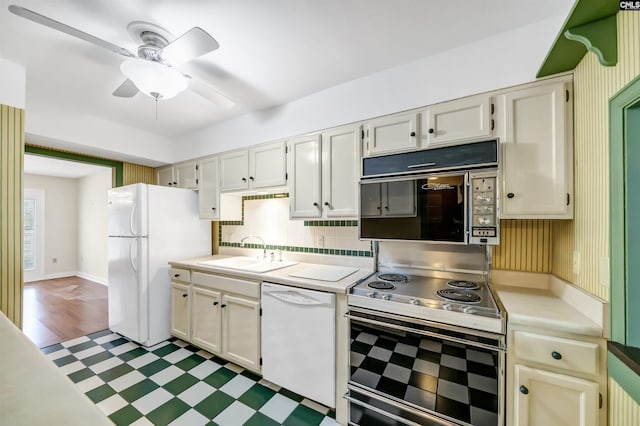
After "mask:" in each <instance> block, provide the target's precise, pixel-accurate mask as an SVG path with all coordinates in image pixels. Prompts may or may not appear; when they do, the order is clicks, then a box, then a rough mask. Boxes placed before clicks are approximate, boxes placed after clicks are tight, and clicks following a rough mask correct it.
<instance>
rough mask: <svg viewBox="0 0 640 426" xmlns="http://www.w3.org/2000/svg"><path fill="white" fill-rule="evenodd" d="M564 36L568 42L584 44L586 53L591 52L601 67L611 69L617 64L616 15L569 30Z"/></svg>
mask: <svg viewBox="0 0 640 426" xmlns="http://www.w3.org/2000/svg"><path fill="white" fill-rule="evenodd" d="M564 36H565V37H566V38H568V39H569V40H573V41H578V42H580V43H582V44H584V45H585V47H586V48H587V50H588V51H590V52H593V53H594V54H595V55H596V56H597V57H598V61H599V62H600V64H601V65H603V66H605V67H613V66H615V65H616V64H617V63H618V29H617V25H616V15H611V16H607V17H606V18H602V19H598V20H597V21H593V22H589V23H588V24H584V25H580V26H579V27H574V28H569V29H568V30H567V31H565V32H564ZM576 65H577V64H576ZM574 68H575V67H574Z"/></svg>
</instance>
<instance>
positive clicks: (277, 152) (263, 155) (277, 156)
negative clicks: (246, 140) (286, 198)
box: [249, 142, 287, 188]
mask: <svg viewBox="0 0 640 426" xmlns="http://www.w3.org/2000/svg"><path fill="white" fill-rule="evenodd" d="M286 173H287V167H286V154H285V143H284V142H278V143H274V144H269V145H265V146H260V147H257V148H253V149H252V150H250V151H249V185H250V186H251V188H267V187H270V186H281V185H286V184H287V178H286Z"/></svg>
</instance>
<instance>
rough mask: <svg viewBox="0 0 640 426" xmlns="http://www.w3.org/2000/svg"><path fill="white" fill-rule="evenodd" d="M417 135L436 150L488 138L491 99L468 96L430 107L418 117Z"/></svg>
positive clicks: (480, 96) (490, 127)
mask: <svg viewBox="0 0 640 426" xmlns="http://www.w3.org/2000/svg"><path fill="white" fill-rule="evenodd" d="M421 118H422V126H420V129H421V130H420V131H421V132H422V136H423V137H424V138H425V139H426V140H427V145H428V146H429V147H430V148H431V147H436V146H440V145H451V144H453V143H457V142H458V141H464V140H468V139H475V138H483V137H488V136H491V132H492V126H491V121H492V118H491V97H490V96H489V95H478V96H471V97H468V98H464V99H459V100H456V101H452V102H445V103H442V104H438V105H434V106H432V107H430V108H429V109H428V110H427V111H426V112H425V113H423V114H421Z"/></svg>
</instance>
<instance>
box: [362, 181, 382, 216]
mask: <svg viewBox="0 0 640 426" xmlns="http://www.w3.org/2000/svg"><path fill="white" fill-rule="evenodd" d="M383 185H384V189H385V191H386V189H387V187H386V184H381V183H364V184H361V185H360V205H361V210H362V212H361V215H362V217H376V216H380V215H382V186H383Z"/></svg>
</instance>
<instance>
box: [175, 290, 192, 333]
mask: <svg viewBox="0 0 640 426" xmlns="http://www.w3.org/2000/svg"><path fill="white" fill-rule="evenodd" d="M189 293H190V288H189V285H188V284H180V283H176V282H171V334H172V335H174V336H176V337H178V338H180V339H184V340H189V334H190V332H189V331H190V330H189V304H190V297H189Z"/></svg>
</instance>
